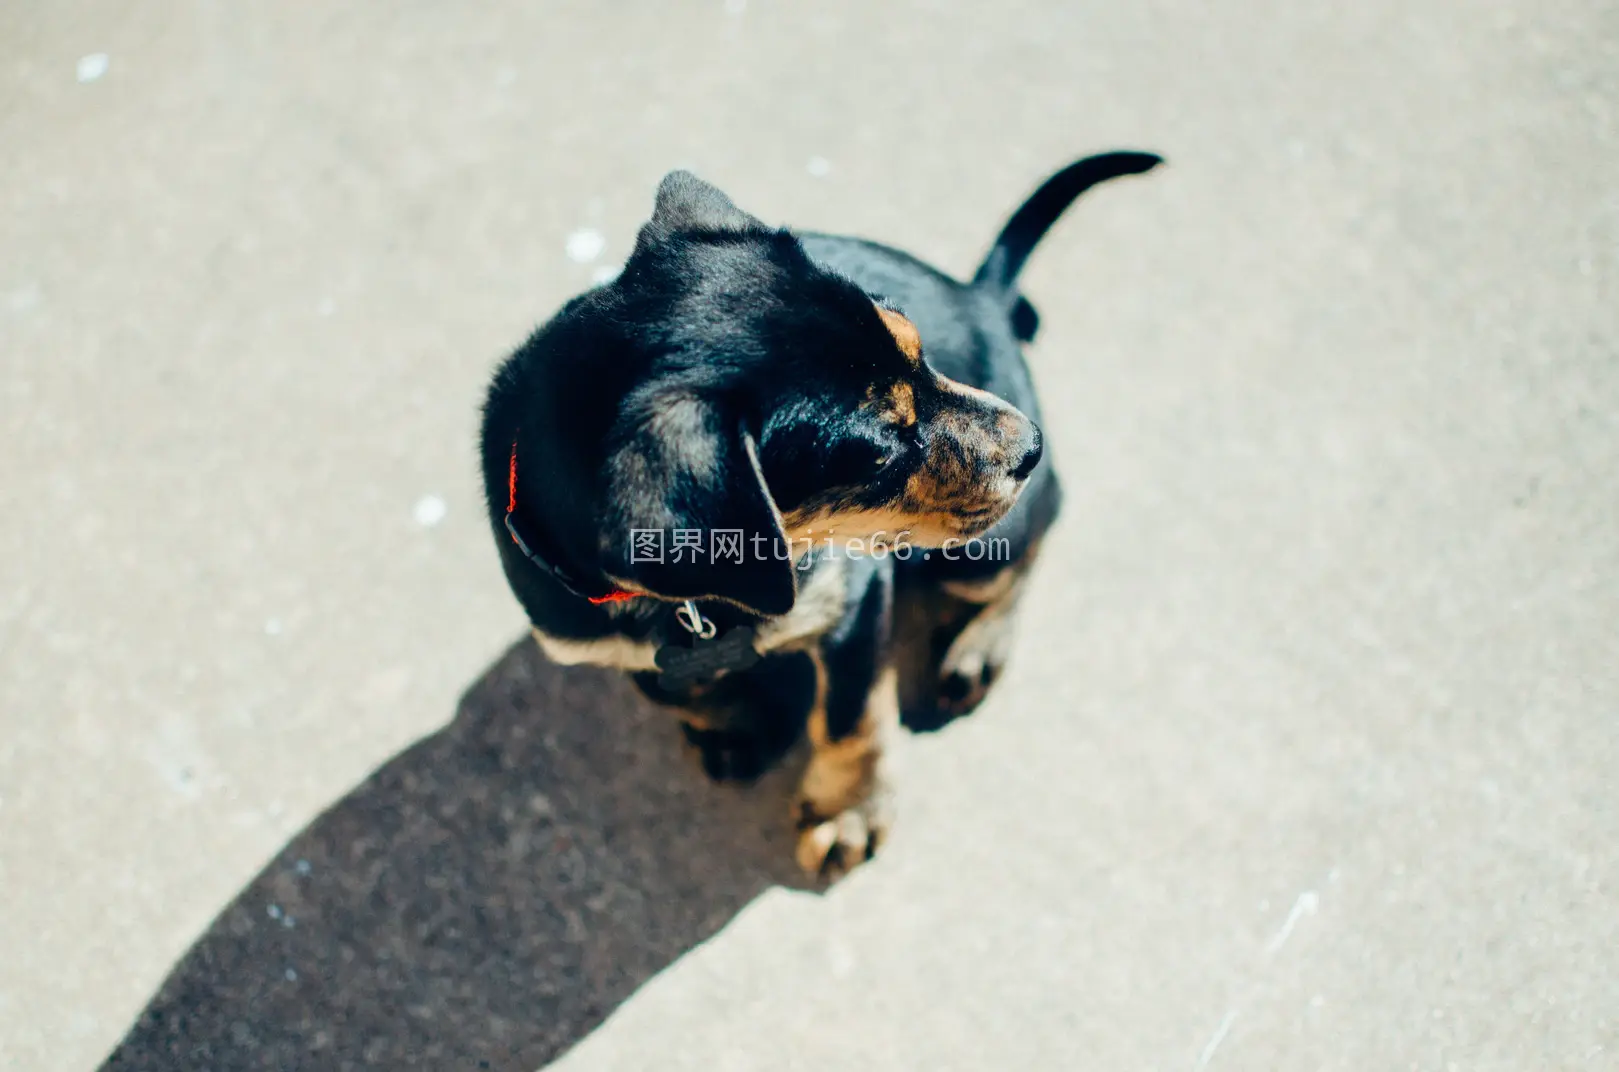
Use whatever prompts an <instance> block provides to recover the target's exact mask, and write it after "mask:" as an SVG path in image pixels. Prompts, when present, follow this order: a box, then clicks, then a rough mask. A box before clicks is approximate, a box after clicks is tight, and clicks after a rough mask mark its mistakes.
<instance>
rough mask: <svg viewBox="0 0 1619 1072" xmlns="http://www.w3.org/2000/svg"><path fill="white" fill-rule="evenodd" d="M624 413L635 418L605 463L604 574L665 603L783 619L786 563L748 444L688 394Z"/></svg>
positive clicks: (731, 424)
mask: <svg viewBox="0 0 1619 1072" xmlns="http://www.w3.org/2000/svg"><path fill="white" fill-rule="evenodd" d="M634 409H640V410H641V412H642V414H643V416H641V417H640V418H639V419H635V420H633V421H631V422H630V428H629V430H628V432H627V434H625V435H623V436H621V437H620V438H619V441H618V443H617V444H616V446H615V447H614V449H612V450H611V451H610V452H609V455H608V459H607V464H606V474H605V475H606V484H607V487H606V491H607V506H606V508H605V510H604V511H603V524H602V530H601V555H602V562H603V568H604V569H605V570H606V572H607V573H608V575H609V576H611V577H614V578H616V579H617V580H619V581H621V582H627V583H628V586H630V587H633V588H640V589H643V590H645V591H647V592H650V593H652V594H653V595H658V596H664V597H666V598H672V599H723V600H726V601H728V602H731V603H735V604H737V605H739V606H741V607H744V608H746V609H747V610H750V611H753V612H754V613H756V614H761V615H770V616H774V615H779V614H786V613H787V612H788V611H789V610H791V609H792V607H793V600H794V599H795V598H796V596H797V586H796V580H795V576H794V570H793V563H792V561H791V559H790V556H789V547H788V544H787V537H786V534H785V532H784V531H783V529H782V523H781V515H780V514H779V513H778V512H777V510H776V504H775V503H774V502H773V501H772V500H771V498H770V492H769V491H768V490H767V489H766V487H765V482H764V477H763V475H762V474H761V473H760V471H759V458H758V453H757V449H756V447H755V445H754V442H753V437H752V436H750V435H748V433H747V431H746V430H745V429H744V428H743V427H742V425H741V422H740V421H735V420H727V418H726V416H725V415H724V413H723V411H722V408H721V407H719V406H717V405H715V404H713V403H710V402H708V401H705V400H703V399H701V398H698V397H697V396H696V395H693V394H688V393H677V394H674V395H668V394H665V395H663V396H661V397H652V398H649V399H647V400H646V402H645V404H644V405H643V406H638V407H633V408H632V409H631V412H634ZM638 534H639V535H638ZM717 541H725V542H724V545H723V546H722V545H721V543H719V542H717Z"/></svg>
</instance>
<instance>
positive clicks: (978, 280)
mask: <svg viewBox="0 0 1619 1072" xmlns="http://www.w3.org/2000/svg"><path fill="white" fill-rule="evenodd" d="M1163 162H1164V160H1163V157H1161V156H1157V155H1155V154H1153V153H1135V152H1116V153H1102V154H1100V155H1098V156H1087V157H1086V158H1085V159H1083V160H1076V161H1075V162H1074V163H1072V164H1069V165H1068V166H1067V167H1065V168H1063V169H1062V170H1061V171H1059V172H1057V173H1056V174H1055V175H1053V176H1051V178H1049V179H1047V180H1046V181H1045V182H1043V183H1041V184H1040V188H1039V189H1038V190H1036V191H1035V192H1034V193H1033V194H1031V195H1030V197H1029V199H1028V200H1027V201H1025V202H1023V204H1022V206H1021V207H1019V209H1018V210H1017V211H1016V212H1014V213H1012V218H1011V219H1010V220H1008V221H1007V223H1006V226H1005V227H1003V228H1001V233H1000V235H999V236H998V237H997V238H996V239H995V245H993V246H992V247H990V251H989V256H987V257H985V258H984V263H983V264H981V265H979V267H978V273H977V274H976V275H974V276H973V285H974V286H979V287H986V288H991V289H994V290H998V291H1001V292H1002V293H1004V294H1006V295H1007V297H1008V299H1009V300H1012V299H1015V304H1014V305H1013V307H1012V310H1011V313H1012V323H1013V328H1014V330H1016V331H1017V334H1018V336H1019V337H1020V338H1023V339H1024V340H1028V339H1032V338H1033V337H1034V329H1035V325H1036V324H1037V323H1038V319H1037V317H1036V316H1035V312H1034V308H1033V307H1032V306H1030V305H1029V303H1028V302H1026V301H1024V300H1023V299H1022V298H1020V297H1016V294H1015V291H1014V290H1013V284H1014V283H1016V282H1017V277H1018V273H1019V272H1021V271H1022V270H1023V265H1024V262H1026V261H1027V260H1028V259H1029V254H1030V253H1032V252H1033V251H1034V247H1035V246H1036V245H1038V244H1039V242H1040V239H1042V238H1044V237H1045V234H1046V232H1047V231H1049V230H1051V225H1052V224H1054V223H1056V222H1057V219H1058V217H1060V216H1061V215H1062V214H1063V213H1064V212H1065V211H1067V209H1068V206H1069V205H1071V204H1073V203H1074V200H1075V199H1076V198H1078V197H1079V195H1080V194H1082V193H1084V192H1085V191H1086V190H1089V189H1090V188H1091V187H1092V186H1095V185H1096V184H1097V183H1099V182H1106V181H1107V180H1109V179H1116V178H1119V177H1120V176H1121V175H1139V174H1141V173H1142V172H1144V171H1151V170H1152V169H1153V168H1155V167H1157V166H1158V165H1159V164H1161V163H1163Z"/></svg>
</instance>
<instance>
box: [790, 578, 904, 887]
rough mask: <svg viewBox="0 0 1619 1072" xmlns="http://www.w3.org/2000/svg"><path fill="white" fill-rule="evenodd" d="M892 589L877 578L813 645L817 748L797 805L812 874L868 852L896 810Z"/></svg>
mask: <svg viewBox="0 0 1619 1072" xmlns="http://www.w3.org/2000/svg"><path fill="white" fill-rule="evenodd" d="M888 594H889V593H888V590H887V588H886V586H879V585H873V586H872V588H871V589H869V590H868V591H867V593H866V598H864V599H862V600H861V602H860V606H859V608H858V609H857V611H856V614H855V616H854V619H853V620H852V621H851V622H848V623H845V624H844V627H842V628H839V629H837V630H835V631H834V632H833V633H832V634H829V636H828V638H827V639H826V640H824V641H823V643H822V644H821V646H820V649H819V650H818V651H816V652H815V653H814V655H815V667H816V676H817V682H816V694H815V705H814V707H813V708H811V710H810V717H809V738H810V745H811V747H812V748H813V750H814V751H813V753H812V755H811V757H810V763H809V768H808V769H807V770H806V771H805V772H804V780H803V782H802V784H801V785H800V786H799V792H798V799H797V801H796V803H795V805H794V817H795V819H796V820H797V823H798V830H799V836H798V862H799V865H800V866H801V867H803V868H804V870H806V871H808V872H810V873H811V874H823V875H828V876H834V875H837V874H841V873H842V872H845V871H848V870H849V869H850V868H852V867H854V866H855V865H857V864H859V863H861V862H862V861H865V860H869V859H870V858H871V857H872V856H873V855H874V854H875V853H876V851H877V847H878V845H879V844H880V843H881V842H882V839H883V837H884V836H885V835H886V834H887V832H888V826H889V824H890V822H891V821H892V818H893V815H892V809H893V801H892V796H891V793H890V790H889V786H888V784H887V780H886V778H885V776H884V775H885V772H884V769H883V768H884V760H885V757H884V752H885V749H886V748H887V745H888V739H889V738H890V736H891V735H892V734H893V732H894V729H895V727H896V726H897V725H898V724H899V688H898V678H897V676H896V673H895V671H894V668H893V666H892V665H891V664H890V663H889V661H888V653H887V648H888V636H887V633H888V629H889V617H890V614H889V610H890V607H889V601H888Z"/></svg>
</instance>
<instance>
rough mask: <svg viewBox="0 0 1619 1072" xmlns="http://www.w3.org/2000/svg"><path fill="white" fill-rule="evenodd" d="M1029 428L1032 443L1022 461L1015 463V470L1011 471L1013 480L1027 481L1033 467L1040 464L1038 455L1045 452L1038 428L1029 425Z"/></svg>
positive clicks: (1035, 425)
mask: <svg viewBox="0 0 1619 1072" xmlns="http://www.w3.org/2000/svg"><path fill="white" fill-rule="evenodd" d="M1029 427H1030V428H1031V429H1033V431H1034V441H1033V442H1032V443H1030V444H1029V446H1028V448H1027V450H1026V451H1025V452H1024V455H1023V459H1022V460H1021V461H1019V462H1018V463H1017V468H1015V469H1013V470H1012V479H1013V480H1027V479H1029V474H1030V473H1032V472H1034V467H1035V466H1037V465H1039V464H1040V455H1042V454H1044V453H1045V450H1046V448H1045V443H1044V442H1043V437H1042V436H1041V435H1040V426H1039V425H1037V424H1031V425H1030V426H1029Z"/></svg>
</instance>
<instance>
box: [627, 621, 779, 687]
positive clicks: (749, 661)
mask: <svg viewBox="0 0 1619 1072" xmlns="http://www.w3.org/2000/svg"><path fill="white" fill-rule="evenodd" d="M652 659H653V662H655V663H657V664H658V669H659V670H661V671H662V672H663V673H662V676H661V677H660V678H659V682H660V683H661V684H662V685H664V686H665V687H666V688H670V689H685V688H690V687H691V686H692V685H696V684H700V683H701V682H704V681H707V680H709V679H710V678H714V677H718V676H719V675H720V674H722V673H725V672H727V671H731V672H734V671H737V670H746V669H747V668H748V667H750V666H752V665H753V664H754V663H756V662H758V661H759V651H758V649H757V648H755V647H754V646H753V627H752V626H751V625H739V626H737V627H736V628H735V629H732V630H730V631H729V632H727V633H726V634H725V635H724V636H722V637H719V638H717V639H715V640H699V641H696V642H694V643H693V644H692V646H691V647H689V648H685V647H680V646H679V645H676V644H665V645H664V646H663V647H661V648H659V649H658V651H657V654H655V655H654V656H653V657H652Z"/></svg>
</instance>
